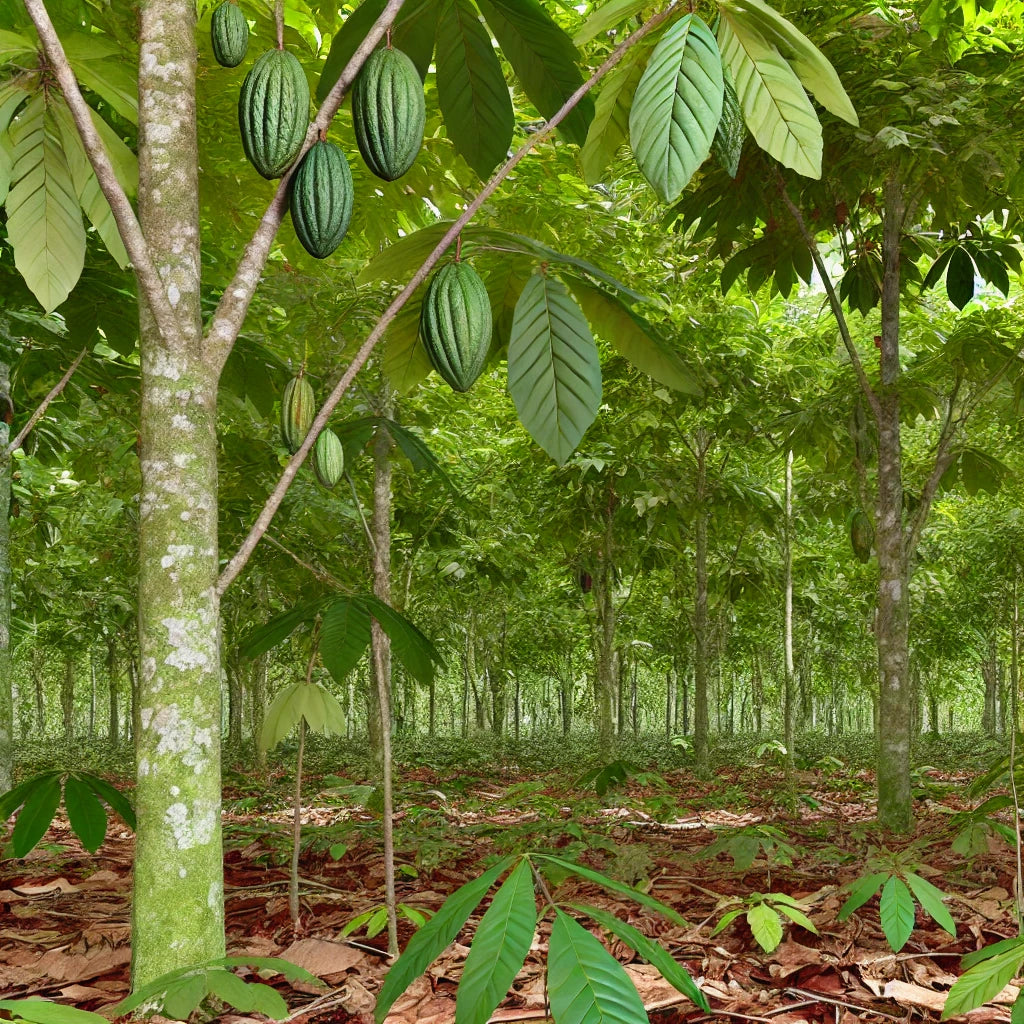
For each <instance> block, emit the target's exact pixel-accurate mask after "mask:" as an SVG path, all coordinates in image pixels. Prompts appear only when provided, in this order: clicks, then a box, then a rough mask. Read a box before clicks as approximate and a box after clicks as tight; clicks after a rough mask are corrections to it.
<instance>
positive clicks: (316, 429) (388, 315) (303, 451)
mask: <svg viewBox="0 0 1024 1024" xmlns="http://www.w3.org/2000/svg"><path fill="white" fill-rule="evenodd" d="M672 10H673V7H672V6H671V5H670V6H669V7H666V8H665V9H664V10H662V11H660V12H659V13H658V14H655V15H654V16H653V17H652V18H650V19H649V20H648V21H647V22H645V23H644V24H643V25H642V26H641V27H640V28H639V29H637V30H636V32H634V33H633V34H632V35H631V36H630V37H629V38H628V39H626V40H625V41H624V42H623V43H621V44H620V45H619V46H617V47H616V48H615V50H614V51H613V52H612V53H611V54H610V56H609V57H608V59H607V60H606V61H605V62H604V63H603V64H602V65H601V66H600V67H599V68H598V69H597V71H595V72H594V74H593V75H591V77H590V78H589V79H587V81H586V82H584V83H583V85H581V86H580V87H579V88H578V89H577V90H576V91H575V92H574V93H573V94H572V95H571V96H570V97H569V98H568V99H567V100H566V101H565V103H564V104H563V105H562V107H561V108H560V109H559V110H558V112H557V113H556V114H555V115H554V116H553V117H552V118H551V120H550V121H548V122H547V124H545V125H544V126H543V127H542V128H541V129H540V130H539V131H537V132H535V133H534V134H533V135H531V136H530V138H529V139H528V140H527V141H526V142H525V143H523V145H522V146H521V147H520V148H519V149H518V150H517V151H516V152H515V154H514V155H513V156H512V157H511V159H510V160H508V162H507V163H506V164H505V165H504V166H503V167H502V168H501V169H500V170H498V171H497V172H496V173H495V175H494V177H492V178H491V180H490V181H489V182H488V183H487V184H486V185H485V186H484V187H483V189H481V191H480V192H479V193H478V194H477V196H476V198H475V199H473V200H472V201H471V202H470V203H469V205H468V206H467V207H466V209H465V210H464V211H463V213H462V215H461V216H460V217H459V218H458V219H457V220H456V221H454V222H453V223H452V225H451V226H450V227H449V228H448V230H447V231H446V232H445V234H444V237H443V238H442V239H441V241H440V242H438V243H437V245H436V246H435V247H434V249H433V251H432V252H431V253H430V255H429V256H428V257H427V258H426V259H425V260H424V261H423V263H422V264H421V265H420V268H419V269H418V270H417V271H416V273H415V274H413V276H412V278H411V279H410V280H409V283H408V284H407V285H406V286H405V287H404V288H403V289H402V290H401V291H400V292H399V293H398V295H396V296H395V298H394V299H393V300H392V301H391V304H390V305H389V306H388V308H387V309H386V310H385V311H384V314H383V315H382V316H381V318H380V319H379V320H378V321H377V324H376V325H375V326H374V328H373V330H371V331H370V333H369V335H368V336H367V338H366V341H364V342H363V345H362V347H361V348H360V349H359V351H358V352H357V353H356V355H355V358H354V359H353V360H352V362H351V363H350V364H349V367H348V369H347V370H346V371H345V372H344V374H342V377H341V379H340V380H339V381H338V383H337V384H336V385H335V387H334V390H333V391H332V392H331V394H330V395H329V396H328V397H327V400H326V401H325V402H324V404H323V405H322V406H321V407H320V411H319V412H318V413H317V415H316V418H315V419H314V420H313V425H312V427H311V428H310V431H309V433H308V434H307V435H306V439H305V441H303V442H302V445H301V446H300V447H299V450H298V451H297V452H296V453H295V455H293V456H292V459H291V461H290V462H289V463H288V465H287V466H285V468H284V471H283V472H282V474H281V478H280V479H279V480H278V483H277V486H276V487H275V488H274V490H273V491H272V492H271V494H270V497H269V498H267V501H266V504H265V505H264V506H263V510H262V511H261V512H260V514H259V516H258V517H257V519H256V522H255V523H254V524H253V527H252V529H251V530H250V531H249V535H248V536H247V537H246V538H245V540H244V541H243V542H242V545H241V547H240V548H239V549H238V551H237V552H236V553H235V555H234V556H233V557H232V558H231V560H230V561H229V562H228V564H227V565H226V566H225V568H224V571H223V572H222V573H221V576H220V579H219V580H218V582H217V593H218V594H223V593H224V591H225V590H227V588H228V587H229V586H230V585H231V583H232V582H233V581H234V580H235V579H236V578H237V576H238V574H239V573H240V572H241V571H242V569H244V568H245V565H246V563H247V562H248V561H249V559H250V558H251V557H252V553H253V551H255V550H256V546H257V545H258V544H259V542H260V537H262V536H263V534H264V533H265V532H266V530H267V528H268V527H269V526H270V523H271V522H272V521H273V518H274V516H275V515H276V513H277V510H278V509H279V508H280V507H281V502H282V501H284V496H285V494H286V493H287V492H288V488H289V487H290V486H291V484H292V481H293V480H294V479H295V476H296V474H297V473H298V472H299V469H300V467H301V466H302V463H303V462H305V461H306V456H307V455H308V454H309V452H310V450H311V449H312V447H313V445H314V443H315V442H316V438H317V436H318V435H319V433H320V431H321V430H323V429H324V427H325V426H327V421H328V420H329V419H330V417H331V415H332V413H333V412H334V409H335V406H337V404H338V402H340V401H341V399H342V397H343V396H344V394H345V392H346V391H348V389H349V386H350V385H351V383H352V381H353V380H354V379H355V376H356V374H357V373H358V372H359V371H360V370H361V369H362V368H363V365H364V364H365V363H366V361H367V359H369V358H370V353H371V352H373V350H374V348H375V347H376V345H377V343H378V342H379V341H380V339H381V338H382V337H383V336H384V332H385V331H386V330H387V328H388V326H389V325H390V324H391V322H392V321H393V320H394V319H395V317H396V316H397V315H398V312H399V311H400V310H401V308H402V307H403V306H404V305H405V304H406V302H407V301H408V300H409V298H410V296H411V295H412V293H413V292H414V291H416V289H417V288H418V287H419V286H420V285H421V284H422V283H423V282H424V281H425V280H426V279H427V275H428V274H429V273H430V271H431V270H433V269H434V266H435V265H436V263H437V261H438V260H439V259H440V258H441V257H442V256H443V255H444V253H445V252H446V250H447V249H448V247H449V246H450V245H451V244H452V242H453V241H455V239H456V238H458V236H459V232H460V231H462V229H463V228H464V227H465V226H466V225H467V224H468V223H469V222H470V221H471V220H472V219H473V217H475V216H476V214H477V213H478V212H479V210H480V208H481V207H482V206H483V205H484V203H485V202H487V200H488V199H490V197H491V196H492V195H493V194H494V192H496V191H497V189H498V186H499V185H500V184H501V183H502V182H503V181H504V180H505V179H506V178H507V177H508V176H509V174H511V173H512V171H513V170H514V169H515V167H516V166H517V165H518V164H519V163H520V162H521V161H522V160H523V159H524V158H525V157H526V156H527V154H529V152H530V151H531V150H532V149H533V148H534V147H535V146H536V145H537V144H538V143H539V142H541V141H542V140H543V139H544V138H546V137H547V136H548V135H550V134H551V132H552V131H554V129H555V128H556V127H557V126H558V125H559V124H561V123H562V121H563V120H564V119H565V118H566V117H567V116H568V115H569V113H570V112H571V111H572V110H573V109H574V108H575V106H576V104H578V103H579V101H580V100H581V99H583V97H584V96H585V95H586V94H587V93H588V92H590V90H591V89H593V87H594V86H595V85H596V84H597V83H598V82H599V81H600V80H601V79H602V78H603V77H604V76H605V75H606V74H607V73H608V72H609V71H611V69H612V68H613V67H615V65H616V64H618V62H619V61H620V60H621V59H622V57H623V56H624V55H625V53H626V52H627V51H628V50H629V49H630V48H632V47H633V46H635V45H636V44H637V43H638V42H639V41H640V40H641V39H643V38H644V36H646V35H647V34H648V33H649V32H651V31H652V30H653V29H655V28H657V27H658V25H660V24H661V23H662V22H663V21H665V19H666V18H668V16H669V15H670V14H671V13H672ZM378 23H379V19H378ZM268 249H269V244H268ZM243 262H245V261H244V259H243ZM261 265H262V264H261ZM253 288H255V282H253ZM231 292H232V287H231V286H229V287H228V289H227V291H226V292H225V293H224V294H225V295H229V294H231ZM222 304H223V299H222ZM246 304H248V300H246ZM218 313H219V309H218ZM216 319H217V318H216V316H215V324H214V327H215V326H216ZM213 329H214V328H211V332H212V331H213ZM225 358H226V356H225Z"/></svg>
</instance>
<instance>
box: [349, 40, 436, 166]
mask: <svg viewBox="0 0 1024 1024" xmlns="http://www.w3.org/2000/svg"><path fill="white" fill-rule="evenodd" d="M426 116H427V108H426V101H425V100H424V98H423V83H422V82H421V81H420V76H419V73H418V72H417V70H416V65H415V64H413V62H412V60H410V58H409V57H407V56H406V55H405V54H404V53H402V51H401V50H394V49H390V50H388V49H384V50H374V51H373V53H371V54H370V56H369V57H368V58H367V60H366V63H365V64H364V65H363V68H362V70H361V71H360V72H359V77H358V78H357V79H356V81H355V85H354V86H353V88H352V124H353V126H354V128H355V133H356V144H357V145H358V146H359V152H360V153H361V154H362V157H363V160H365V161H366V166H367V167H369V168H370V170H371V171H373V173H374V174H376V175H377V177H378V178H383V179H384V180H385V181H394V180H395V179H396V178H400V177H401V176H402V175H403V174H405V172H406V171H407V170H409V168H410V167H412V165H413V163H414V161H415V160H416V155H417V154H418V153H419V151H420V147H421V146H422V145H423V127H424V125H425V123H426Z"/></svg>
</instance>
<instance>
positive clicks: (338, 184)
mask: <svg viewBox="0 0 1024 1024" xmlns="http://www.w3.org/2000/svg"><path fill="white" fill-rule="evenodd" d="M291 189H292V190H291V209H292V226H293V227H294V228H295V234H296V235H297V236H298V239H299V241H300V242H301V243H302V246H303V248H304V249H305V250H306V252H308V253H309V255H310V256H315V257H316V258H317V259H318V260H322V259H326V258H327V257H328V256H330V255H331V253H332V252H334V250H335V249H337V248H338V245H339V244H340V243H341V240H342V239H343V238H344V237H345V232H346V231H348V224H349V221H350V220H351V219H352V194H353V189H352V172H351V170H349V166H348V160H347V159H346V158H345V153H344V151H343V150H342V149H341V147H340V146H336V145H335V144H334V143H333V142H327V141H320V142H314V143H313V145H312V146H311V147H310V149H309V151H308V152H307V153H306V155H305V156H304V157H303V158H302V163H300V164H299V166H298V169H297V170H296V171H295V174H294V176H293V177H292V181H291ZM322 436H323V435H321V437H322Z"/></svg>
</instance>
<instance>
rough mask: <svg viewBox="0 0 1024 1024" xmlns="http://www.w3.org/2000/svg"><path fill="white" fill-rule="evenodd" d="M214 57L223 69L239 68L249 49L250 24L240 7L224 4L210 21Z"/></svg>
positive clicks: (215, 11)
mask: <svg viewBox="0 0 1024 1024" xmlns="http://www.w3.org/2000/svg"><path fill="white" fill-rule="evenodd" d="M210 42H211V43H212V44H213V56H214V58H215V59H216V61H217V63H218V64H219V65H220V66H221V67H222V68H237V67H238V65H239V64H241V63H242V61H243V60H245V54H246V51H247V50H248V49H249V22H248V21H246V20H245V15H244V14H243V13H242V10H241V8H240V7H238V6H237V4H233V3H227V2H225V3H222V4H221V5H220V7H218V8H217V9H216V10H214V12H213V18H212V19H211V21H210Z"/></svg>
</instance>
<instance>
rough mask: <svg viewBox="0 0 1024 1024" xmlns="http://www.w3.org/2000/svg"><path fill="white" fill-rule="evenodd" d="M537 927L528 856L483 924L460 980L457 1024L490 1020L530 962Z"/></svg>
mask: <svg viewBox="0 0 1024 1024" xmlns="http://www.w3.org/2000/svg"><path fill="white" fill-rule="evenodd" d="M536 927H537V904H536V900H535V897H534V892H533V868H532V867H531V866H530V862H529V861H528V860H526V859H523V860H521V861H520V862H519V864H518V865H517V866H516V868H515V870H514V871H512V873H511V874H510V875H509V876H508V878H506V879H505V881H504V883H503V884H502V886H501V888H500V889H499V890H498V891H497V892H496V893H495V895H494V899H493V900H492V901H491V905H490V907H488V908H487V912H486V913H485V914H484V916H483V917H482V918H481V919H480V924H479V925H477V929H476V933H475V935H474V936H473V944H472V946H470V949H469V955H468V956H467V957H466V963H465V966H464V967H463V970H462V980H461V981H460V982H459V990H458V994H457V997H456V1001H455V1024H487V1021H488V1020H489V1019H490V1016H491V1013H492V1012H493V1011H494V1008H495V1007H496V1006H497V1005H498V1003H500V1002H501V1000H502V998H503V997H504V995H505V993H506V992H508V990H509V987H510V986H511V984H512V982H513V981H514V980H515V976H516V975H517V974H518V973H519V970H520V968H521V967H522V966H523V964H524V962H525V961H526V954H527V953H529V952H530V944H531V943H532V942H533V933H534V931H535V929H536Z"/></svg>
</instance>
